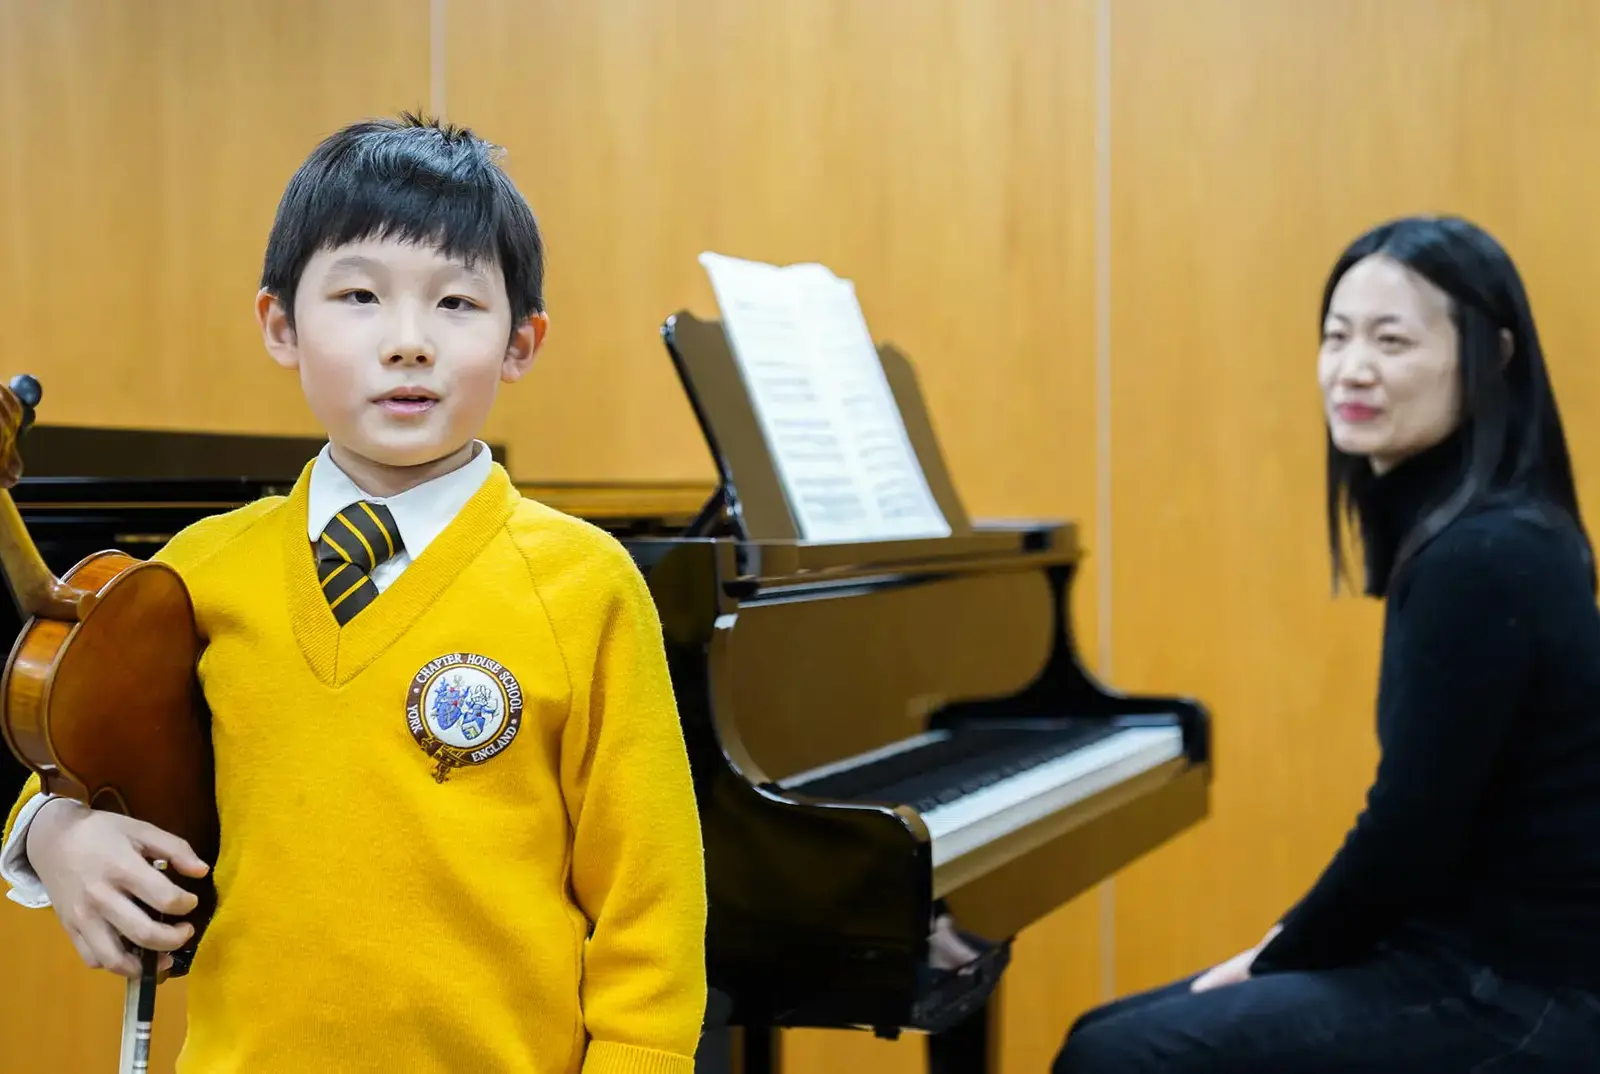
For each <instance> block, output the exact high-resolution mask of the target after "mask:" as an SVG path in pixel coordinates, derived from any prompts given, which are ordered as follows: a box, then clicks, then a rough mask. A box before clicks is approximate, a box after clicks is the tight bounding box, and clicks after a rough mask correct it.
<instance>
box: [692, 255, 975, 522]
mask: <svg viewBox="0 0 1600 1074" xmlns="http://www.w3.org/2000/svg"><path fill="white" fill-rule="evenodd" d="M700 263H701V265H703V266H704V267H705V270H706V273H707V275H709V276H710V278H711V286H712V290H713V291H714V292H715V294H716V298H717V304H718V306H719V307H720V309H721V312H722V320H723V326H724V328H725V330H726V332H727V335H728V343H729V346H730V348H731V349H732V351H733V354H734V358H735V360H736V362H737V363H738V365H739V369H740V373H741V375H742V376H743V378H744V383H745V386H746V390H747V391H748V392H749V393H750V398H751V401H752V404H753V406H754V408H755V412H756V418H757V420H758V421H759V423H760V425H761V430H762V433H763V435H764V436H765V438H766V442H767V448H768V450H769V451H770V452H771V453H772V457H773V462H774V464H775V465H776V467H777V471H778V477H779V479H780V480H781V481H782V482H783V485H784V490H785V493H786V494H787V496H788V499H789V504H790V508H791V510H792V511H793V512H794V515H795V522H796V524H797V525H798V526H799V529H800V533H801V536H802V537H803V538H804V539H805V540H807V541H862V540H891V539H901V538H920V537H948V536H949V535H950V532H951V530H950V525H949V523H948V521H947V520H946V519H945V517H944V513H943V512H942V511H941V510H940V509H939V505H938V502H937V501H936V500H935V499H934V497H933V492H932V490H931V489H930V488H929V487H928V482H927V478H926V476H925V475H924V474H923V471H922V463H921V462H920V461H919V460H918V458H917V454H916V449H915V448H914V447H913V446H912V444H911V439H910V437H909V436H908V435H907V434H906V429H905V422H904V421H903V420H902V418H901V415H900V408H899V406H898V405H897V404H896V402H895V398H894V392H893V390H892V389H891V388H890V387H889V381H888V378H887V377H886V376H885V375H884V372H883V364H882V362H881V361H880V360H879V358H878V350H877V347H876V346H875V345H874V343H873V340H872V335H871V333H870V332H869V331H868V329H867V322H866V318H865V316H863V314H862V312H861V305H860V303H859V301H858V300H857V298H856V293H855V286H854V284H852V283H851V282H850V281H849V280H844V279H840V278H839V277H838V276H835V275H834V274H833V272H832V271H830V270H829V269H828V268H827V267H826V266H824V265H819V264H812V263H805V264H796V265H785V266H777V265H769V264H766V263H764V262H759V261H747V260H743V259H740V258H735V257H728V256H725V255H722V254H716V253H711V252H707V253H703V254H701V255H700Z"/></svg>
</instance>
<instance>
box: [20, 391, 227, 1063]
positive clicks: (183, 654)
mask: <svg viewBox="0 0 1600 1074" xmlns="http://www.w3.org/2000/svg"><path fill="white" fill-rule="evenodd" d="M41 394H42V392H41V389H40V387H39V383H38V381H37V380H35V379H34V378H32V377H30V376H26V375H24V376H19V377H16V378H15V379H13V380H12V381H11V384H10V387H9V389H6V388H0V572H3V574H4V576H5V580H6V582H7V583H8V584H9V585H10V588H11V593H12V596H13V597H14V598H15V600H16V603H17V606H18V608H19V609H20V610H21V612H22V616H23V620H24V622H23V626H22V630H21V631H20V633H19V634H18V635H17V640H16V642H15V644H14V645H13V647H12V649H11V654H10V656H9V658H8V659H7V661H6V665H5V671H4V676H3V678H0V730H3V732H4V735H5V741H6V745H7V746H9V747H10V749H11V752H12V753H14V754H15V755H16V756H17V759H18V760H20V761H21V762H22V763H23V764H24V765H26V766H27V767H28V768H29V769H31V770H32V771H33V772H35V773H37V775H38V777H39V781H40V783H41V785H42V789H43V791H44V793H46V794H50V795H57V796H62V797H67V798H72V799H75V800H77V801H79V802H82V803H83V804H84V805H86V806H89V807H90V808H93V809H103V810H112V811H115V812H118V813H122V814H125V815H127V816H129V817H133V818H135V819H137V820H142V821H145V822H146V823H149V824H153V825H155V826H156V827H158V828H161V829H164V830H165V831H168V832H170V833H172V834H173V835H177V836H180V837H181V838H183V839H185V840H187V841H188V843H189V845H190V846H191V847H192V848H193V849H194V851H195V853H196V854H198V855H199V856H200V859H201V860H202V861H205V862H207V863H215V861H216V852H217V846H218V819H217V810H216V799H215V791H214V782H213V759H212V752H211V735H210V717H209V713H208V711H207V709H206V706H205V701H204V698H203V697H202V695H201V692H200V688H199V681H198V678H197V675H196V665H197V663H198V661H199V656H200V650H201V643H200V637H199V633H198V630H197V628H196V626H195V621H194V606H193V603H192V601H191V599H190V597H189V591H188V589H187V587H186V586H185V585H184V583H183V580H182V579H181V578H180V577H179V576H178V573H177V572H176V571H175V570H173V569H172V568H171V567H169V566H167V565H166V564H163V563H154V562H149V561H145V560H140V559H136V558H134V557H132V556H129V555H127V554H126V553H123V552H120V551H116V550H111V551H103V552H97V553H95V554H93V555H91V556H88V557H87V558H85V559H84V560H82V561H81V562H79V563H78V564H77V565H75V566H74V567H73V568H72V569H71V570H69V571H67V572H66V574H65V575H63V576H62V577H61V578H57V577H56V576H55V575H54V574H53V573H52V572H51V570H50V568H49V567H47V566H46V565H45V562H44V558H43V557H42V556H41V555H40V554H39V550H38V548H37V547H36V546H35V545H34V543H33V539H32V538H31V537H30V536H29V534H28V530H27V527H26V526H25V525H24V524H23V521H22V516H21V514H20V513H19V512H18V511H17V506H16V503H15V502H14V501H13V500H12V498H11V492H10V490H11V489H12V488H14V487H15V486H16V484H17V482H18V481H19V480H20V479H21V476H22V457H21V451H20V444H19V441H20V438H21V436H22V434H23V433H24V431H25V430H26V429H27V427H28V426H29V425H30V424H32V422H33V417H34V407H35V406H37V405H38V403H39V400H40V398H41ZM153 864H154V865H155V867H156V868H164V867H165V863H163V862H155V863H153ZM169 875H170V876H171V879H172V880H173V881H174V882H175V883H177V884H179V885H180V886H181V887H184V888H185V889H186V890H188V891H190V892H191V893H192V894H194V895H195V896H196V898H197V899H198V900H199V903H198V905H197V906H196V907H195V908H194V909H193V910H191V911H189V913H187V914H184V915H181V916H180V917H177V918H176V920H183V921H188V922H189V923H190V924H192V925H193V926H194V930H195V931H194V935H193V936H191V937H190V938H189V940H188V941H187V942H186V943H185V945H184V947H183V949H181V950H180V951H175V952H173V967H174V972H182V968H187V965H188V962H189V960H190V959H191V958H192V957H193V952H194V948H195V946H196V945H197V944H198V943H199V941H200V936H201V933H202V932H203V930H204V927H205V924H206V922H207V921H208V920H209V918H210V916H211V913H212V911H213V910H214V908H215V905H216V896H215V889H214V887H213V885H212V883H211V879H210V875H211V874H210V872H209V871H208V872H207V874H206V876H205V877H203V878H200V879H194V878H191V877H186V876H182V875H180V874H178V873H177V872H176V870H174V871H172V872H171V874H169ZM147 909H148V908H147ZM164 920H173V919H172V918H164ZM140 956H141V966H142V971H143V972H142V973H141V975H140V976H139V977H137V978H133V979H130V980H129V982H128V998H127V1004H126V1007H125V1010H124V1015H123V1049H122V1066H121V1070H122V1071H124V1072H128V1074H131V1072H134V1071H144V1070H146V1069H147V1067H148V1063H149V1047H150V1030H151V1025H152V1023H153V1021H154V1015H155V992H156V987H157V985H158V983H159V982H158V980H157V973H156V967H157V963H158V958H159V956H158V954H157V953H156V952H154V951H141V952H140ZM180 967H181V968H180Z"/></svg>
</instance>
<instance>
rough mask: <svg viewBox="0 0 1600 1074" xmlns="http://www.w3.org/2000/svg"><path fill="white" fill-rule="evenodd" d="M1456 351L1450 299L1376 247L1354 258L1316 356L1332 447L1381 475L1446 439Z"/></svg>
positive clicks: (1455, 412)
mask: <svg viewBox="0 0 1600 1074" xmlns="http://www.w3.org/2000/svg"><path fill="white" fill-rule="evenodd" d="M1459 354H1460V346H1459V340H1458V336H1457V333H1456V327H1455V322H1454V321H1453V320H1452V319H1451V316H1450V299H1449V296H1447V295H1446V294H1445V293H1444V292H1443V291H1441V290H1439V289H1438V288H1437V287H1435V286H1434V285H1433V284H1431V283H1429V282H1428V281H1427V280H1425V279H1423V278H1422V277H1421V276H1419V275H1417V274H1416V273H1415V272H1412V271H1411V270H1410V269H1408V268H1406V267H1405V266H1404V265H1402V264H1400V263H1399V262H1398V261H1394V260H1391V259H1390V258H1388V257H1385V256H1383V255H1381V254H1374V255H1373V256H1371V257H1368V258H1365V259H1363V260H1361V261H1358V262H1356V264H1355V265H1353V266H1351V268H1350V270H1349V271H1348V272H1346V273H1345V274H1344V276H1343V278H1342V279H1340V281H1339V283H1338V284H1337V285H1336V286H1335V288H1334V291H1333V299H1332V301H1331V302H1330V303H1329V306H1328V316H1327V319H1326V320H1325V321H1324V322H1323V325H1322V350H1321V353H1320V355H1319V356H1318V360H1317V376H1318V379H1319V380H1320V381H1321V384H1322V406H1323V412H1324V414H1326V416H1327V420H1328V429H1329V432H1330V433H1332V435H1333V442H1334V445H1335V446H1336V447H1338V448H1339V450H1340V451H1343V452H1346V453H1348V454H1351V455H1363V456H1366V458H1367V459H1368V461H1369V462H1370V463H1371V464H1372V468H1373V470H1374V471H1376V472H1377V473H1383V472H1384V471H1386V470H1388V469H1390V468H1392V467H1393V466H1395V465H1396V464H1397V463H1399V462H1400V461H1402V460H1403V459H1405V458H1407V457H1408V456H1411V455H1415V454H1416V453H1418V452H1419V451H1424V450H1426V449H1427V448H1430V447H1432V446H1433V445H1435V444H1437V443H1439V442H1440V441H1441V440H1443V439H1444V438H1445V437H1447V436H1449V435H1450V433H1451V432H1453V431H1454V430H1455V427H1456V423H1457V422H1458V421H1459V420H1460V417H1461V384H1460V381H1461V378H1460V377H1459V376H1458V375H1457V365H1458V363H1459V361H1460V359H1459Z"/></svg>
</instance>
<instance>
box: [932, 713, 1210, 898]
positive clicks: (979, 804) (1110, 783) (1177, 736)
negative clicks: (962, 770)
mask: <svg viewBox="0 0 1600 1074" xmlns="http://www.w3.org/2000/svg"><path fill="white" fill-rule="evenodd" d="M1182 755H1183V732H1182V731H1181V730H1180V729H1179V728H1177V727H1133V728H1128V729H1126V730H1122V731H1116V732H1114V733H1112V734H1110V735H1107V736H1105V737H1104V738H1101V739H1100V740H1099V741H1096V742H1093V743H1091V744H1089V745H1086V746H1084V747H1082V748H1080V749H1076V750H1073V751H1072V752H1071V753H1068V754H1065V755H1063V756H1060V757H1057V758H1055V759H1054V760H1051V761H1046V762H1045V763H1044V764H1041V765H1037V766H1035V767H1033V768H1029V769H1028V770H1026V771H1024V772H1020V773H1018V774H1016V775H1014V776H1011V777H1009V778H1006V779H1002V780H999V781H998V782H995V783H991V784H990V785H989V786H987V787H984V788H983V789H982V790H979V791H975V792H973V793H972V794H967V795H963V796H962V797H960V798H957V799H955V800H954V801H952V802H949V803H948V804H945V805H940V806H938V807H936V808H934V809H930V810H925V811H922V821H923V823H924V824H926V825H927V826H928V834H929V835H930V836H931V837H932V839H933V867H934V868H935V869H937V868H939V866H941V865H944V864H945V863H947V862H949V861H952V860H953V859H955V858H959V857H961V856H962V855H963V854H967V853H970V852H971V851H973V850H976V849H977V848H979V847H982V846H987V845H989V844H992V843H995V842H996V841H998V840H1000V839H1002V838H1004V837H1005V836H1008V835H1010V834H1012V833H1013V832H1017V831H1020V830H1022V829H1023V828H1026V827H1028V826H1029V825H1030V824H1033V823H1035V822H1037V821H1040V820H1043V819H1044V818H1045V817H1048V816H1050V815H1051V814H1052V813H1059V812H1060V811H1062V810H1064V809H1066V808H1067V807H1068V806H1071V805H1074V804H1076V803H1078V802H1081V801H1083V800H1084V799H1085V798H1089V797H1091V796H1092V795H1095V794H1098V793H1099V792H1101V791H1103V790H1106V789H1107V788H1109V787H1114V786H1116V785H1117V784H1118V783H1121V782H1123V781H1125V780H1129V779H1132V778H1133V777H1135V776H1137V775H1139V774H1140V773H1142V772H1147V771H1149V770H1150V769H1152V768H1155V767H1156V766H1157V765H1160V764H1164V763H1165V762H1167V761H1170V760H1172V759H1173V758H1175V757H1181V756H1182Z"/></svg>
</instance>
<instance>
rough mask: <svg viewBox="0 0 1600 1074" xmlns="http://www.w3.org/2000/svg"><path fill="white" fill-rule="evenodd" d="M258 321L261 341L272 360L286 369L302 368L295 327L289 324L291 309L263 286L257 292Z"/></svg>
mask: <svg viewBox="0 0 1600 1074" xmlns="http://www.w3.org/2000/svg"><path fill="white" fill-rule="evenodd" d="M256 321H257V323H259V324H260V325H261V341H262V342H263V343H265V344H266V345H267V353H268V354H270V355H272V360H273V361H274V362H277V363H278V364H279V365H281V366H283V368H285V369H298V368H300V348H299V346H298V345H297V344H296V342H295V338H294V329H293V328H291V327H290V326H289V311H288V310H286V309H284V308H283V303H282V302H280V301H278V296H277V295H275V294H273V293H272V292H271V291H268V290H267V289H266V288H262V289H261V290H260V291H258V292H257V293H256Z"/></svg>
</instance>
